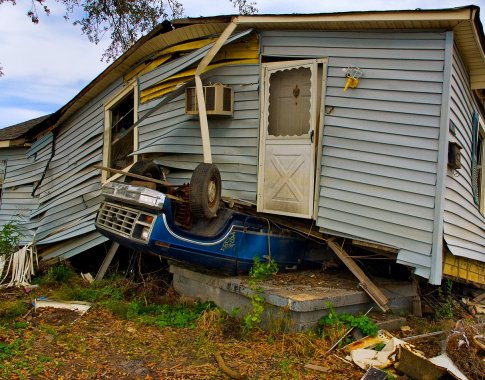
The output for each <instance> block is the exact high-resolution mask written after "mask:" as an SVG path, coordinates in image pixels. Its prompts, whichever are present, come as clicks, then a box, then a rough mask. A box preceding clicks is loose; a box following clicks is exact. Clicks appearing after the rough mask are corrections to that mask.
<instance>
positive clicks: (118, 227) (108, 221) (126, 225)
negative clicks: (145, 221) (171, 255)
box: [96, 202, 140, 237]
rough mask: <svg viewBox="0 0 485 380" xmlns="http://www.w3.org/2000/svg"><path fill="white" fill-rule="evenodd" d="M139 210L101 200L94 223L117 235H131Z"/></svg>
mask: <svg viewBox="0 0 485 380" xmlns="http://www.w3.org/2000/svg"><path fill="white" fill-rule="evenodd" d="M139 216H140V212H139V211H137V210H134V209H131V208H128V207H124V206H120V205H118V204H115V203H110V202H103V203H102V204H101V207H100V209H99V212H98V217H97V219H96V224H97V225H98V226H99V227H102V228H104V229H106V230H109V231H112V232H116V233H118V234H119V235H123V236H126V237H131V235H132V232H133V228H134V227H135V222H136V221H137V219H138V217H139Z"/></svg>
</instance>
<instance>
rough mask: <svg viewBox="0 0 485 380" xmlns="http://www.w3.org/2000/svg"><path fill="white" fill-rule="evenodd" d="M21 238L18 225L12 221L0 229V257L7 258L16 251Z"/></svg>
mask: <svg viewBox="0 0 485 380" xmlns="http://www.w3.org/2000/svg"><path fill="white" fill-rule="evenodd" d="M21 237H22V234H21V233H20V228H19V226H18V224H16V223H15V222H13V221H10V222H7V223H5V224H4V225H3V227H2V228H1V229H0V256H2V255H5V256H6V257H9V256H10V255H11V254H13V253H14V252H15V251H17V249H18V247H19V244H20V238H21Z"/></svg>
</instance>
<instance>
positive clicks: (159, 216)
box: [96, 161, 332, 275]
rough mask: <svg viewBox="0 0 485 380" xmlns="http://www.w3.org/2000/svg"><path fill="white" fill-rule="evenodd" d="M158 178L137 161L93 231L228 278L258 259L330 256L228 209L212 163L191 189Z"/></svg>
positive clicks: (298, 264) (301, 264) (113, 187)
mask: <svg viewBox="0 0 485 380" xmlns="http://www.w3.org/2000/svg"><path fill="white" fill-rule="evenodd" d="M140 174H141V176H140ZM134 177H135V178H144V179H147V180H149V181H137V180H134ZM149 177H151V178H152V181H150V178H149ZM160 177H162V178H163V177H164V176H163V174H162V175H160V171H159V168H158V166H157V165H155V164H153V163H151V162H149V161H139V162H137V163H136V164H135V165H134V166H133V167H132V168H131V169H130V173H128V174H127V176H126V179H125V181H124V182H109V183H107V184H106V185H105V186H104V187H103V192H102V194H103V196H104V198H105V199H104V201H103V202H102V203H101V206H100V209H99V211H98V215H97V217H96V228H97V229H98V231H99V232H100V233H101V234H103V235H105V236H106V237H108V238H109V239H111V240H113V241H115V242H118V243H119V244H121V245H123V246H127V247H130V248H133V249H136V250H139V251H141V252H147V253H154V254H157V255H160V256H161V257H163V258H166V259H170V260H173V261H176V262H179V263H183V264H186V265H191V266H196V267H199V268H203V269H209V270H215V271H217V272H220V273H223V274H228V275H238V274H244V273H247V272H248V271H249V269H250V268H251V266H252V265H253V263H254V260H255V258H256V257H257V258H258V259H259V260H262V261H264V260H268V259H271V260H273V261H274V262H275V263H276V264H277V265H278V267H279V268H280V270H295V269H302V268H305V267H311V266H316V265H322V263H323V262H325V261H327V260H331V258H332V255H331V254H329V253H327V251H326V247H325V246H322V245H321V244H319V243H318V242H316V241H313V240H311V239H308V238H307V237H305V236H302V235H300V234H298V233H297V232H295V231H292V230H290V229H287V228H282V227H280V226H278V225H276V224H275V223H273V222H271V221H270V220H269V219H267V218H266V217H264V216H260V215H258V214H256V213H251V212H248V210H246V211H245V210H237V209H233V208H230V207H229V206H227V205H226V204H225V203H224V202H223V201H222V200H221V178H220V174H219V171H218V169H217V167H216V166H215V165H213V164H200V165H199V166H198V167H197V168H196V170H195V171H194V173H193V175H192V179H191V182H190V184H185V185H182V186H173V185H171V184H169V183H167V182H165V181H161V180H158V179H157V178H160Z"/></svg>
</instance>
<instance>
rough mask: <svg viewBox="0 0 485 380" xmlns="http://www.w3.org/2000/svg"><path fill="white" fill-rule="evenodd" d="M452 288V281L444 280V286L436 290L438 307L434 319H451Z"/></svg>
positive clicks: (452, 313) (452, 312) (452, 314)
mask: <svg viewBox="0 0 485 380" xmlns="http://www.w3.org/2000/svg"><path fill="white" fill-rule="evenodd" d="M452 288H453V281H451V280H449V279H446V280H445V281H444V284H443V285H441V286H440V287H439V288H438V299H439V301H440V306H439V307H438V308H437V309H436V311H435V318H436V319H452V318H453V316H454V311H453V303H454V301H453V295H452V294H451V291H452Z"/></svg>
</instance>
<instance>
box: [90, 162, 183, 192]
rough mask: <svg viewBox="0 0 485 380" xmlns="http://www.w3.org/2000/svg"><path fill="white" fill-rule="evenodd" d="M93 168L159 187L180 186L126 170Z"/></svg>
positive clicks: (98, 166) (96, 166)
mask: <svg viewBox="0 0 485 380" xmlns="http://www.w3.org/2000/svg"><path fill="white" fill-rule="evenodd" d="M93 167H94V168H96V169H100V170H105V171H108V172H113V173H116V174H123V175H125V176H127V177H131V178H136V179H139V180H141V181H148V182H153V183H158V184H159V185H162V186H166V187H176V186H179V185H175V184H174V183H170V182H167V181H160V180H159V179H155V178H152V177H145V176H144V175H140V174H135V173H129V172H125V171H124V170H118V169H114V168H108V167H106V166H103V165H93Z"/></svg>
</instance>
